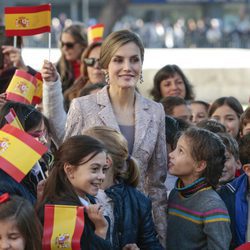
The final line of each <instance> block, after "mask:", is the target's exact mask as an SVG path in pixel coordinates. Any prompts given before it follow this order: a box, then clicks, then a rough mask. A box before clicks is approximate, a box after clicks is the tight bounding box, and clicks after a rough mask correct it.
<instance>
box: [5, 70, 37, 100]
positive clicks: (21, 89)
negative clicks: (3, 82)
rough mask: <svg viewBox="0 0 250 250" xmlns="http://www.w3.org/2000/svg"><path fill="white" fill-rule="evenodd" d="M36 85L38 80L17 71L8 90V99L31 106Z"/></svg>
mask: <svg viewBox="0 0 250 250" xmlns="http://www.w3.org/2000/svg"><path fill="white" fill-rule="evenodd" d="M36 84H37V80H36V78H35V77H34V76H32V75H30V74H29V73H27V72H25V71H22V70H16V72H15V75H14V76H13V77H12V79H11V82H10V84H9V87H8V88H7V90H6V94H7V95H6V99H7V100H10V101H16V102H22V103H26V104H31V102H32V99H33V96H34V93H35V90H36Z"/></svg>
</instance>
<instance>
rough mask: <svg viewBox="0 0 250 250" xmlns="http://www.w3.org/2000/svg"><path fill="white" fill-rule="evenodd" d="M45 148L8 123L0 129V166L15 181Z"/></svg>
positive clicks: (28, 169)
mask: <svg viewBox="0 0 250 250" xmlns="http://www.w3.org/2000/svg"><path fill="white" fill-rule="evenodd" d="M47 150H48V149H47V147H45V146H44V145H43V144H42V143H40V142H38V141H37V140H36V139H34V138H33V137H32V136H31V135H29V134H27V133H26V132H24V131H22V130H20V129H18V128H15V127H13V126H11V125H9V124H7V125H5V126H4V127H3V128H2V129H1V130H0V168H1V169H3V171H5V172H6V173H7V174H8V175H10V176H11V177H12V178H14V179H15V180H16V181H17V182H20V181H21V180H22V179H23V178H24V177H25V175H26V174H27V173H28V172H29V171H30V170H31V168H32V167H33V166H34V164H35V163H36V162H37V161H38V160H39V159H40V158H41V156H42V155H43V154H44V153H45V152H46V151H47Z"/></svg>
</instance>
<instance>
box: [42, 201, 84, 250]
mask: <svg viewBox="0 0 250 250" xmlns="http://www.w3.org/2000/svg"><path fill="white" fill-rule="evenodd" d="M83 229H84V207H77V206H64V205H45V211H44V228H43V250H53V249H60V248H63V249H67V250H78V249H81V246H80V241H81V236H82V233H83Z"/></svg>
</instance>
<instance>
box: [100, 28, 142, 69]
mask: <svg viewBox="0 0 250 250" xmlns="http://www.w3.org/2000/svg"><path fill="white" fill-rule="evenodd" d="M130 42H133V43H135V44H136V45H137V46H138V47H139V49H140V52H141V61H142V62H143V60H144V47H143V44H142V41H141V39H140V37H139V36H138V35H137V34H136V33H134V32H132V31H129V30H119V31H115V32H112V33H111V34H110V35H109V36H107V37H106V39H105V40H104V41H103V43H102V46H101V54H100V66H101V68H102V69H107V68H108V65H109V63H110V61H111V58H112V57H113V56H114V54H115V53H116V51H117V50H118V49H119V48H120V47H122V46H123V45H125V44H127V43H130Z"/></svg>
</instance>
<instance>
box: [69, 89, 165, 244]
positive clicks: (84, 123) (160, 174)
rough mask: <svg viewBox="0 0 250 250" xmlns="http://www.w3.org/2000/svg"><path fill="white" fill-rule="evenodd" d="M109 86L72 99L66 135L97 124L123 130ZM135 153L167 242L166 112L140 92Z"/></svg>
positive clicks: (144, 187)
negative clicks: (110, 96) (94, 92)
mask: <svg viewBox="0 0 250 250" xmlns="http://www.w3.org/2000/svg"><path fill="white" fill-rule="evenodd" d="M107 88H108V86H105V87H104V88H103V89H102V90H101V91H99V92H97V93H96V94H92V95H88V96H83V97H79V98H76V99H74V100H73V101H72V103H71V106H70V109H69V112H68V116H67V121H66V134H65V138H68V137H70V136H72V135H77V134H81V133H82V132H83V131H84V130H85V129H88V128H90V127H93V126H109V127H112V128H114V129H116V130H117V131H120V128H119V125H118V123H117V121H116V117H115V115H114V112H113V109H112V105H111V102H110V99H109V95H108V90H107ZM132 156H133V157H134V158H136V159H137V161H138V162H139V165H140V174H141V176H140V184H139V189H140V190H141V191H142V192H144V193H145V194H147V195H149V197H150V198H151V200H152V205H153V215H154V220H155V224H156V229H157V232H158V234H159V236H160V241H161V243H162V244H164V245H165V235H166V227H167V226H166V222H167V220H166V209H167V191H166V187H165V185H164V181H165V179H166V175H167V150H166V140H165V113H164V110H163V107H162V105H161V104H159V103H156V102H154V101H152V100H149V99H146V98H144V97H143V96H142V95H140V94H138V93H136V98H135V138H134V145H133V151H132Z"/></svg>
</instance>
